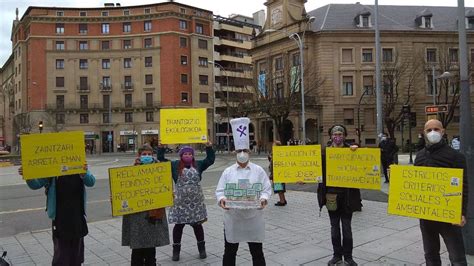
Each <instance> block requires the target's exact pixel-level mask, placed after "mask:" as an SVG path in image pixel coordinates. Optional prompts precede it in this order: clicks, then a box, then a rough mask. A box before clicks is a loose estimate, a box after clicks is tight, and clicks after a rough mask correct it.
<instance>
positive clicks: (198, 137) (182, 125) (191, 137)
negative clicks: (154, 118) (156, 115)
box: [160, 108, 207, 144]
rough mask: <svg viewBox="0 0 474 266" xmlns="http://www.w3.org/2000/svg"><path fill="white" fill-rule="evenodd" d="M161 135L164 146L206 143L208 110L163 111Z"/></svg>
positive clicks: (161, 115) (161, 113)
mask: <svg viewBox="0 0 474 266" xmlns="http://www.w3.org/2000/svg"><path fill="white" fill-rule="evenodd" d="M160 134H161V137H160V138H161V143H163V144H180V143H206V142H207V113H206V109H204V108H201V109H161V111H160Z"/></svg>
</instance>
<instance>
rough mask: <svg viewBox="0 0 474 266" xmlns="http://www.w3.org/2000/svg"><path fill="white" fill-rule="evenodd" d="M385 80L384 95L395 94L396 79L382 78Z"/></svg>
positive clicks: (391, 77)
mask: <svg viewBox="0 0 474 266" xmlns="http://www.w3.org/2000/svg"><path fill="white" fill-rule="evenodd" d="M382 79H383V84H382V86H383V93H385V94H391V95H392V94H393V83H394V80H393V79H394V77H393V76H392V75H384V76H383V77H382Z"/></svg>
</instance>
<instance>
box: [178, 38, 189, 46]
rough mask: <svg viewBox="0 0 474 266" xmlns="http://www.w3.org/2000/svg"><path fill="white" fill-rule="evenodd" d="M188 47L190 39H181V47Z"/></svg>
mask: <svg viewBox="0 0 474 266" xmlns="http://www.w3.org/2000/svg"><path fill="white" fill-rule="evenodd" d="M186 46H188V39H187V38H185V37H179V47H181V48H185V47H186Z"/></svg>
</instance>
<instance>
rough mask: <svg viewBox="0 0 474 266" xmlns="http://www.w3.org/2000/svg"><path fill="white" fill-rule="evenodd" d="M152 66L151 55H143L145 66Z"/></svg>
mask: <svg viewBox="0 0 474 266" xmlns="http://www.w3.org/2000/svg"><path fill="white" fill-rule="evenodd" d="M152 66H153V57H151V56H147V57H145V67H152Z"/></svg>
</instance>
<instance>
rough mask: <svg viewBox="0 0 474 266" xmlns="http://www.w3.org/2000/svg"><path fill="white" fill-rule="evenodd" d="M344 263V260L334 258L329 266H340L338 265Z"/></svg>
mask: <svg viewBox="0 0 474 266" xmlns="http://www.w3.org/2000/svg"><path fill="white" fill-rule="evenodd" d="M341 263H342V258H339V257H336V256H334V257H332V259H331V260H330V261H328V266H332V265H338V264H341Z"/></svg>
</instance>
